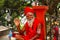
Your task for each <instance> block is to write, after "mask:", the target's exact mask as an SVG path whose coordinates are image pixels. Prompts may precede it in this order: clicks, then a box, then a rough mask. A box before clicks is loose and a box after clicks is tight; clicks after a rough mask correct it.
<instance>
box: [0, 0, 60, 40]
mask: <svg viewBox="0 0 60 40" xmlns="http://www.w3.org/2000/svg"><path fill="white" fill-rule="evenodd" d="M32 2H36V3H39V4H38V5H40V6H41V5H46V6H48V7H49V10H48V11H47V12H46V15H45V21H46V34H47V36H46V38H47V39H48V38H49V37H50V39H49V40H51V38H53V37H52V34H51V30H52V26H53V25H54V26H55V25H56V26H58V27H59V28H60V0H0V26H5V27H10V28H12V30H13V31H17V29H16V26H15V25H14V22H13V20H14V18H15V17H20V19H22V18H24V17H25V16H24V14H23V13H24V8H25V6H30V7H32Z"/></svg>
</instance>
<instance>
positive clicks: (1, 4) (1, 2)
mask: <svg viewBox="0 0 60 40" xmlns="http://www.w3.org/2000/svg"><path fill="white" fill-rule="evenodd" d="M4 2H5V0H0V9H1V8H2V7H3V5H4Z"/></svg>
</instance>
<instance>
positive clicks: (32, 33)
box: [24, 19, 40, 40]
mask: <svg viewBox="0 0 60 40" xmlns="http://www.w3.org/2000/svg"><path fill="white" fill-rule="evenodd" d="M39 23H40V22H39V21H38V20H37V19H35V20H34V22H33V25H32V28H30V27H29V26H28V23H26V24H25V29H26V36H24V39H25V40H29V39H31V38H32V37H34V36H35V35H36V31H37V27H38V24H39Z"/></svg>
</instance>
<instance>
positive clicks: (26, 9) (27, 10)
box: [24, 7, 34, 15]
mask: <svg viewBox="0 0 60 40" xmlns="http://www.w3.org/2000/svg"><path fill="white" fill-rule="evenodd" d="M28 12H31V13H34V10H33V9H32V8H31V7H26V8H25V9H24V14H25V15H26V14H27V13H28Z"/></svg>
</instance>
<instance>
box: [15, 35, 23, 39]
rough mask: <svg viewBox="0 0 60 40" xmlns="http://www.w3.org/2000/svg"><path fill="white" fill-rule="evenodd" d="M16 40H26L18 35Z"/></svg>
mask: <svg viewBox="0 0 60 40" xmlns="http://www.w3.org/2000/svg"><path fill="white" fill-rule="evenodd" d="M15 38H16V39H18V40H24V38H22V36H21V35H17V34H16V35H15Z"/></svg>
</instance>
